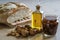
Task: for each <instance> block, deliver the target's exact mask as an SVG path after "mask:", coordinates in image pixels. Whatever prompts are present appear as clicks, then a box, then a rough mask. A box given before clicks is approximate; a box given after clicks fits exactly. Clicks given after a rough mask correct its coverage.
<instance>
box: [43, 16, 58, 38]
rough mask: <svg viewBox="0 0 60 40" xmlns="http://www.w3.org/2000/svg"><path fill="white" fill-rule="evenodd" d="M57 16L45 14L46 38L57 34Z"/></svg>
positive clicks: (44, 30) (44, 28) (44, 29)
mask: <svg viewBox="0 0 60 40" xmlns="http://www.w3.org/2000/svg"><path fill="white" fill-rule="evenodd" d="M57 18H58V17H57V16H56V15H45V17H43V32H44V38H48V37H53V36H55V34H56V32H57V27H58V19H57Z"/></svg>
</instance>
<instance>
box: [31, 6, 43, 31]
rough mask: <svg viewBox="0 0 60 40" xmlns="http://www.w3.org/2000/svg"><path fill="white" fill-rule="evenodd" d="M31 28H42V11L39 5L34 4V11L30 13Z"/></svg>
mask: <svg viewBox="0 0 60 40" xmlns="http://www.w3.org/2000/svg"><path fill="white" fill-rule="evenodd" d="M32 28H37V29H39V30H40V29H42V13H41V12H40V6H39V5H37V6H36V11H34V12H33V13H32Z"/></svg>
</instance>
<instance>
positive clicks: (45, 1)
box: [0, 0, 60, 40]
mask: <svg viewBox="0 0 60 40" xmlns="http://www.w3.org/2000/svg"><path fill="white" fill-rule="evenodd" d="M6 2H19V3H25V4H26V5H28V6H29V8H31V9H32V10H35V6H36V5H37V4H39V5H41V10H43V11H44V14H52V15H57V16H58V17H59V18H60V9H59V8H60V0H0V3H6ZM58 20H59V25H58V30H57V34H56V36H55V37H53V38H48V39H44V40H59V38H60V31H59V29H60V27H59V26H60V19H58ZM4 30H8V29H6V28H5V29H4ZM4 32H5V31H3V30H0V39H1V40H8V39H9V38H6V39H4V37H3V36H2V35H4ZM12 39H13V38H11V39H9V40H12ZM14 40H17V39H14Z"/></svg>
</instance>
